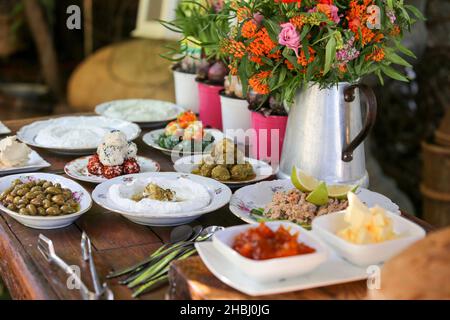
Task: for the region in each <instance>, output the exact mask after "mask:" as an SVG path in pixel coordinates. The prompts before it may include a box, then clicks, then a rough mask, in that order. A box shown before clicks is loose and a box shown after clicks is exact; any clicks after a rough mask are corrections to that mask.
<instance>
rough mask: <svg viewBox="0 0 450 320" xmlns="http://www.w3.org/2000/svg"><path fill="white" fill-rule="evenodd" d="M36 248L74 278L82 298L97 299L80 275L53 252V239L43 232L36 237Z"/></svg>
mask: <svg viewBox="0 0 450 320" xmlns="http://www.w3.org/2000/svg"><path fill="white" fill-rule="evenodd" d="M38 250H39V252H41V254H42V255H43V256H44V257H45V259H46V260H47V261H48V262H50V263H54V264H55V265H57V266H58V267H59V268H61V269H62V270H64V272H66V273H67V274H69V275H70V276H71V277H72V278H73V279H74V280H75V284H76V285H77V286H79V289H80V293H81V296H82V298H83V299H84V300H98V296H97V295H96V294H95V293H93V292H91V291H90V290H89V289H88V288H87V287H86V285H85V284H84V283H83V281H81V279H80V276H79V275H78V274H77V273H76V272H75V271H74V270H73V268H71V267H70V266H69V265H68V264H67V263H66V262H65V261H64V260H63V259H61V258H60V257H59V256H58V255H57V254H56V253H55V247H54V246H53V241H52V240H50V239H49V238H47V237H46V236H44V235H43V234H40V235H39V238H38Z"/></svg>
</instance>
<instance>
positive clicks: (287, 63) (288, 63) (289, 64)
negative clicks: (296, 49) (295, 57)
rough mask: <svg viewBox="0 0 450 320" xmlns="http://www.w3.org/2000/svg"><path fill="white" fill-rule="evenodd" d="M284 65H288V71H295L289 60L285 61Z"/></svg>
mask: <svg viewBox="0 0 450 320" xmlns="http://www.w3.org/2000/svg"><path fill="white" fill-rule="evenodd" d="M284 63H285V64H286V66H287V68H288V70H294V65H293V64H292V63H290V62H289V60H284Z"/></svg>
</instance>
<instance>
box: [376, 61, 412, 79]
mask: <svg viewBox="0 0 450 320" xmlns="http://www.w3.org/2000/svg"><path fill="white" fill-rule="evenodd" d="M380 67H381V71H383V73H384V74H385V75H387V76H388V77H389V78H392V79H395V80H399V81H403V82H409V80H408V78H406V77H405V76H404V75H402V74H401V73H400V72H398V71H397V70H395V69H394V68H392V67H390V66H388V65H385V64H382V65H380Z"/></svg>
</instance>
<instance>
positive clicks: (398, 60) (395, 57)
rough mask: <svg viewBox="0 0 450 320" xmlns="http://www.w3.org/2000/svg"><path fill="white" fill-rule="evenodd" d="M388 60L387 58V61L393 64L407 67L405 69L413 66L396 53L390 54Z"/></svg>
mask: <svg viewBox="0 0 450 320" xmlns="http://www.w3.org/2000/svg"><path fill="white" fill-rule="evenodd" d="M386 58H387V60H389V61H391V62H392V63H395V64H399V65H401V66H405V67H410V68H411V67H412V65H411V64H410V63H409V62H408V61H406V60H405V59H403V58H402V57H400V56H399V55H398V54H396V53H395V52H389V53H388V54H387V56H386Z"/></svg>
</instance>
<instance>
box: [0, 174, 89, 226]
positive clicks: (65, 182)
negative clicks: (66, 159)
mask: <svg viewBox="0 0 450 320" xmlns="http://www.w3.org/2000/svg"><path fill="white" fill-rule="evenodd" d="M16 179H20V180H21V181H23V182H27V181H33V180H47V181H50V182H53V183H60V184H61V186H62V187H63V188H68V189H70V190H71V191H72V193H73V197H74V198H75V200H76V201H77V202H78V203H79V205H80V209H79V211H78V212H76V213H73V214H69V215H61V216H55V217H49V216H45V217H42V216H27V215H22V214H18V213H17V212H14V211H11V210H9V209H7V208H5V207H4V206H3V205H2V204H0V210H1V211H3V212H5V213H6V214H7V215H9V216H10V217H11V218H13V219H15V220H17V221H18V222H20V223H21V224H23V225H25V226H27V227H30V228H33V229H59V228H64V227H67V226H69V225H71V224H72V223H73V222H74V221H75V220H77V219H78V218H79V217H80V216H81V215H83V214H84V213H85V212H87V211H88V210H89V209H90V208H91V206H92V199H91V196H90V195H89V192H88V191H87V190H86V189H84V188H83V187H82V186H81V185H79V184H78V183H76V182H75V181H73V180H70V179H67V178H64V177H63V176H59V175H55V174H49V173H28V174H17V175H11V176H6V177H3V178H0V193H1V192H3V191H5V190H6V189H8V188H9V187H10V186H11V184H12V182H13V181H14V180H16Z"/></svg>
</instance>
